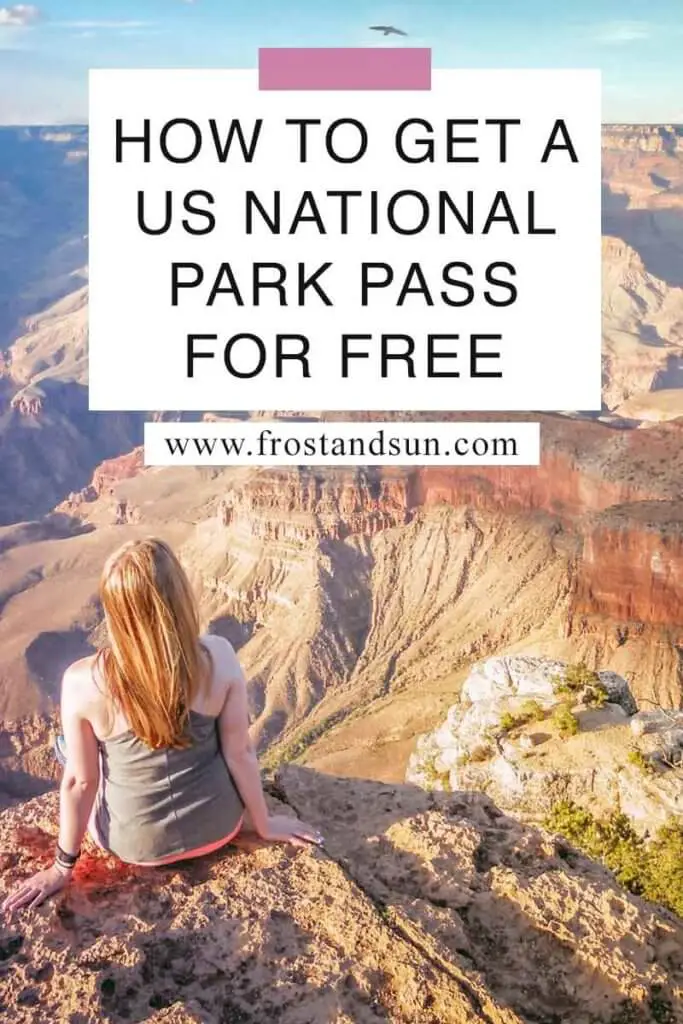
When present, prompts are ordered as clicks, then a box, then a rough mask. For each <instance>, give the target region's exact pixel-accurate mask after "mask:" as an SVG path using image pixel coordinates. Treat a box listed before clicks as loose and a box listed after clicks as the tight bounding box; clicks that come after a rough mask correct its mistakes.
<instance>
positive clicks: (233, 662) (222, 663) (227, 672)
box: [199, 633, 240, 684]
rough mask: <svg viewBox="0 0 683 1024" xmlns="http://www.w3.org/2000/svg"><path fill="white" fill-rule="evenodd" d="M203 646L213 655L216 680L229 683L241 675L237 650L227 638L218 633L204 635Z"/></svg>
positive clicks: (201, 640)
mask: <svg viewBox="0 0 683 1024" xmlns="http://www.w3.org/2000/svg"><path fill="white" fill-rule="evenodd" d="M199 639H200V642H201V644H202V646H203V647H204V648H205V649H206V650H207V651H208V652H209V654H210V655H211V661H212V662H213V675H214V678H215V679H216V680H217V681H219V682H221V683H224V684H225V683H229V682H230V681H231V680H232V679H234V678H235V675H239V673H240V666H239V661H238V660H237V655H236V653H235V648H234V647H233V646H232V644H231V643H230V641H229V640H226V639H225V637H223V636H219V635H218V634H216V633H204V634H203V635H202V636H201V637H200V638H199Z"/></svg>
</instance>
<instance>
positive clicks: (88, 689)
mask: <svg viewBox="0 0 683 1024" xmlns="http://www.w3.org/2000/svg"><path fill="white" fill-rule="evenodd" d="M99 674H100V670H99V665H98V655H97V654H89V655H88V656H87V657H85V658H80V659H79V660H78V661H74V662H72V663H71V665H69V667H68V668H67V669H66V671H65V672H64V676H63V679H62V690H63V692H64V693H65V694H68V696H69V697H70V698H71V700H72V702H74V701H75V702H76V703H78V704H92V702H93V701H99V700H100V699H101V697H102V691H101V689H100V687H99V686H98V685H97V677H98V676H99Z"/></svg>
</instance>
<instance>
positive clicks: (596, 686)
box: [582, 683, 609, 708]
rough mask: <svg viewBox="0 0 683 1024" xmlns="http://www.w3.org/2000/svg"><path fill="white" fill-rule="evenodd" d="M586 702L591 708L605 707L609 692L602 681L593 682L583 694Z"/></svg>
mask: <svg viewBox="0 0 683 1024" xmlns="http://www.w3.org/2000/svg"><path fill="white" fill-rule="evenodd" d="M582 697H583V702H584V704H587V705H588V707H590V708H604V706H605V704H606V703H607V700H608V698H609V694H608V692H607V690H606V689H605V687H604V686H603V685H602V683H591V684H590V685H589V686H587V687H586V688H585V690H584V692H583V694H582Z"/></svg>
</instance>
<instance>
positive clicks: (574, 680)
mask: <svg viewBox="0 0 683 1024" xmlns="http://www.w3.org/2000/svg"><path fill="white" fill-rule="evenodd" d="M564 683H565V685H566V686H568V687H569V689H570V690H572V691H574V692H576V691H577V690H583V688H584V686H595V684H596V683H597V684H599V683H600V676H599V675H598V673H597V672H594V671H593V669H592V668H588V666H587V665H586V663H585V662H584V661H580V662H578V663H577V664H574V665H567V667H566V669H565V672H564Z"/></svg>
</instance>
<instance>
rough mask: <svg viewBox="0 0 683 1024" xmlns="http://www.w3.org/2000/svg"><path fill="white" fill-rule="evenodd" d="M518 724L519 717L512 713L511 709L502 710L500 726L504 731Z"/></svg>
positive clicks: (508, 730)
mask: <svg viewBox="0 0 683 1024" xmlns="http://www.w3.org/2000/svg"><path fill="white" fill-rule="evenodd" d="M519 724H520V723H519V718H517V717H516V716H515V715H513V714H512V712H511V711H504V712H503V714H502V715H501V716H500V727H501V729H502V730H503V731H504V732H510V729H514V727H515V726H516V725H519Z"/></svg>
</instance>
